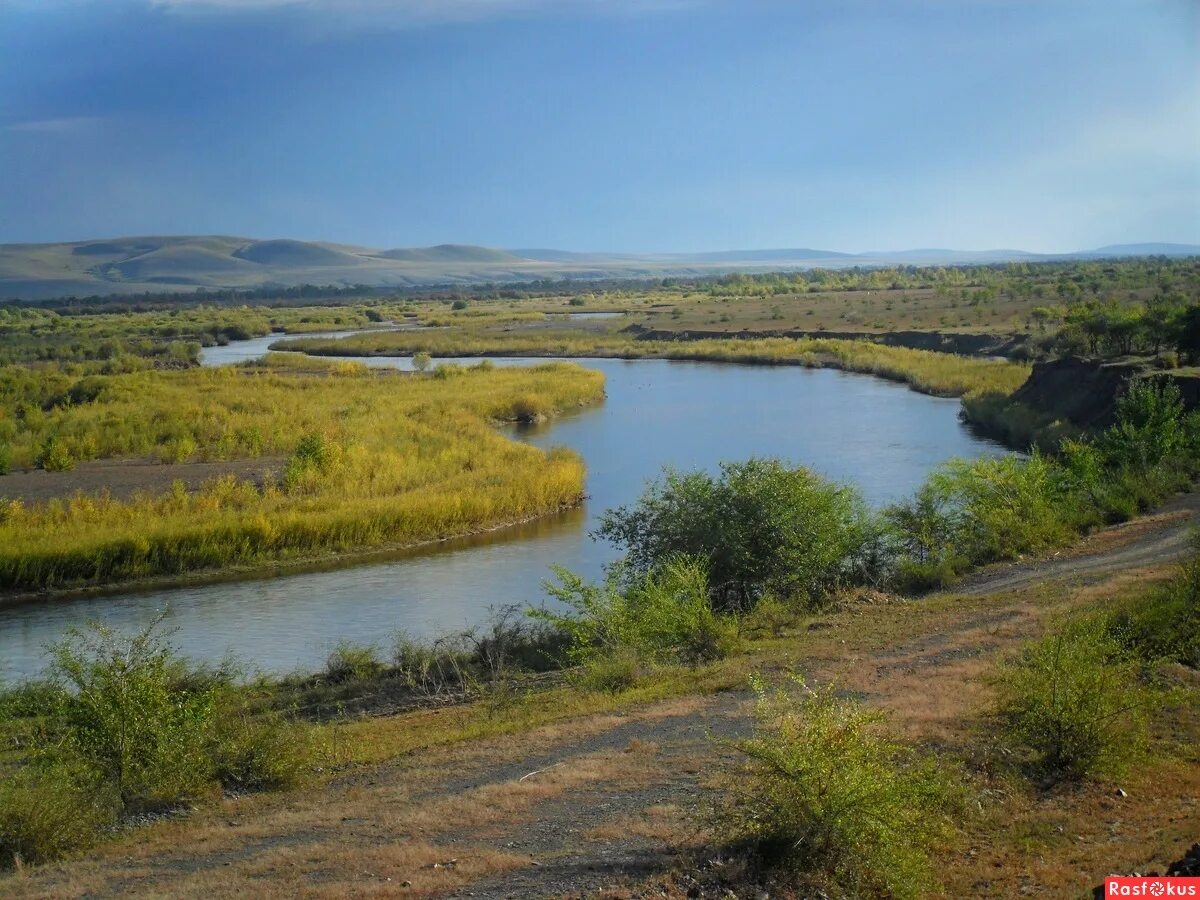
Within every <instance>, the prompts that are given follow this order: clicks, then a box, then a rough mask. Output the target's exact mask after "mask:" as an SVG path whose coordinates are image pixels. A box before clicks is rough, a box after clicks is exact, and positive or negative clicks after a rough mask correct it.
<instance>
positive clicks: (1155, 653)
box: [1108, 538, 1200, 668]
mask: <svg viewBox="0 0 1200 900" xmlns="http://www.w3.org/2000/svg"><path fill="white" fill-rule="evenodd" d="M1196 540H1197V542H1198V547H1197V552H1196V553H1195V554H1194V555H1193V556H1192V557H1191V558H1190V559H1188V560H1187V561H1186V562H1185V563H1184V564H1183V565H1182V567H1181V569H1180V572H1179V574H1178V575H1177V576H1176V577H1175V578H1174V579H1173V580H1172V581H1171V583H1170V584H1168V585H1166V586H1164V587H1161V588H1158V589H1157V590H1154V591H1152V592H1151V593H1150V594H1149V595H1148V596H1146V597H1139V598H1136V599H1132V600H1128V601H1126V602H1124V603H1123V604H1122V605H1120V606H1119V607H1117V609H1116V610H1114V611H1113V612H1112V614H1111V615H1110V616H1109V621H1108V628H1109V632H1110V634H1111V635H1112V636H1113V638H1114V639H1115V640H1116V641H1117V642H1118V643H1120V644H1121V646H1122V647H1124V648H1125V649H1126V650H1128V651H1129V652H1131V653H1133V654H1135V655H1137V656H1138V658H1140V659H1142V660H1144V661H1146V662H1155V661H1157V660H1163V659H1167V660H1172V661H1174V662H1179V663H1183V664H1184V665H1186V666H1191V667H1192V668H1200V538H1197V539H1196Z"/></svg>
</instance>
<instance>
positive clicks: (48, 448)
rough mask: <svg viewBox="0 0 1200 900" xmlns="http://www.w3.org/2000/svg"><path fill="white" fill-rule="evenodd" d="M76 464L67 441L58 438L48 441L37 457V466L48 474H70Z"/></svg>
mask: <svg viewBox="0 0 1200 900" xmlns="http://www.w3.org/2000/svg"><path fill="white" fill-rule="evenodd" d="M76 462H77V460H76V459H75V456H74V455H73V454H72V453H71V448H70V447H68V446H67V443H66V441H64V440H63V439H62V438H60V437H57V436H56V437H51V438H48V439H47V440H46V443H44V444H43V445H42V449H41V452H40V453H39V454H38V457H37V465H38V466H39V467H40V468H42V469H45V470H46V471H47V472H69V471H70V470H71V469H74V468H75V463H76Z"/></svg>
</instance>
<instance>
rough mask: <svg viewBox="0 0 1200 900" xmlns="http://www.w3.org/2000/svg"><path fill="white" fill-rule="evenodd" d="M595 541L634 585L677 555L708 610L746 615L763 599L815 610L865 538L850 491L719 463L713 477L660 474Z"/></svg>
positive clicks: (762, 462)
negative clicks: (695, 578)
mask: <svg viewBox="0 0 1200 900" xmlns="http://www.w3.org/2000/svg"><path fill="white" fill-rule="evenodd" d="M597 534H598V536H600V537H601V538H604V539H605V540H608V541H611V542H612V543H614V544H616V545H617V546H619V547H622V548H624V549H625V550H626V554H627V555H626V564H627V566H628V568H629V571H630V572H631V573H632V574H634V575H638V576H643V575H646V574H649V573H653V572H656V571H658V570H659V569H660V568H661V567H662V566H663V565H664V564H665V563H666V562H667V561H668V560H670V559H673V558H675V557H677V556H678V555H679V554H687V555H689V556H692V557H698V558H701V559H704V560H705V561H706V562H707V564H708V571H709V583H710V589H711V594H712V599H713V602H714V605H716V606H717V607H718V608H720V609H726V610H745V609H749V608H750V607H751V606H753V605H754V603H755V602H756V601H757V600H758V598H759V597H761V596H762V595H763V594H764V593H766V592H768V591H770V592H773V593H775V594H777V595H779V596H781V597H796V598H799V599H802V600H804V601H807V602H808V603H812V604H815V603H817V602H819V601H820V600H821V599H822V598H823V596H824V594H825V592H826V591H827V590H829V589H830V588H831V587H833V586H835V585H836V584H838V583H839V582H841V581H843V580H848V579H850V578H852V577H854V573H855V566H856V565H857V564H858V563H860V562H861V561H862V559H863V551H864V548H865V547H866V546H867V544H868V541H869V538H870V537H871V536H872V534H873V530H872V523H871V517H870V515H869V513H868V512H867V510H866V506H865V505H864V503H863V501H862V499H861V497H860V496H859V495H858V493H857V492H856V491H855V490H854V489H853V488H850V487H844V486H842V485H838V484H833V483H831V482H829V481H826V480H825V479H823V478H821V477H819V476H817V475H814V474H813V473H812V472H810V471H808V470H807V469H804V468H791V467H788V466H787V465H785V464H784V463H783V462H781V461H780V460H778V459H750V460H748V461H746V462H742V463H722V464H721V471H720V475H719V476H717V477H713V476H712V475H710V474H708V473H707V472H702V471H695V472H688V473H680V472H677V471H674V470H671V469H667V470H666V471H665V473H664V476H663V478H662V480H661V481H659V482H656V483H654V484H652V485H650V486H649V487H648V488H647V489H646V491H645V492H644V493H643V494H642V497H641V499H640V500H638V502H637V503H636V504H634V505H633V506H632V507H619V508H617V509H614V510H609V511H608V512H606V513H605V514H604V516H603V518H602V519H601V524H600V528H599V529H598V531H597Z"/></svg>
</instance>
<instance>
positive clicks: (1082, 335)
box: [1031, 293, 1200, 356]
mask: <svg viewBox="0 0 1200 900" xmlns="http://www.w3.org/2000/svg"><path fill="white" fill-rule="evenodd" d="M1031 318H1033V319H1034V321H1037V322H1042V321H1045V320H1046V319H1047V318H1049V316H1048V310H1045V308H1044V307H1039V308H1038V309H1035V310H1034V311H1033V313H1032V314H1031ZM1062 320H1063V327H1062V329H1061V330H1060V331H1059V334H1058V337H1057V339H1056V345H1057V347H1058V349H1059V350H1063V351H1067V352H1086V353H1088V354H1091V355H1093V356H1095V355H1108V356H1127V355H1129V354H1131V353H1138V352H1141V353H1154V354H1158V353H1161V352H1163V351H1164V350H1175V351H1179V352H1183V353H1187V354H1192V353H1195V352H1196V351H1197V350H1198V349H1200V304H1197V303H1196V302H1195V301H1192V302H1188V300H1187V299H1186V298H1185V297H1184V296H1183V295H1182V294H1178V293H1170V294H1159V295H1158V296H1156V297H1154V298H1153V299H1151V300H1150V301H1148V302H1147V303H1146V304H1144V305H1122V304H1119V303H1116V302H1115V301H1107V302H1100V301H1088V302H1086V303H1079V304H1076V305H1074V306H1071V307H1069V308H1067V310H1066V313H1065V315H1063V317H1062Z"/></svg>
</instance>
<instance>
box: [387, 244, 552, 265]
mask: <svg viewBox="0 0 1200 900" xmlns="http://www.w3.org/2000/svg"><path fill="white" fill-rule="evenodd" d="M375 255H376V256H378V257H379V258H381V259H394V260H397V261H399V262H427V263H430V262H440V263H446V262H453V263H511V262H528V260H525V259H522V258H521V257H520V256H517V255H514V254H512V253H510V252H508V251H506V250H493V249H492V248H491V247H476V246H473V245H471V244H438V245H437V246H436V247H407V248H400V249H398V250H384V251H383V252H382V253H377V254H375Z"/></svg>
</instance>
